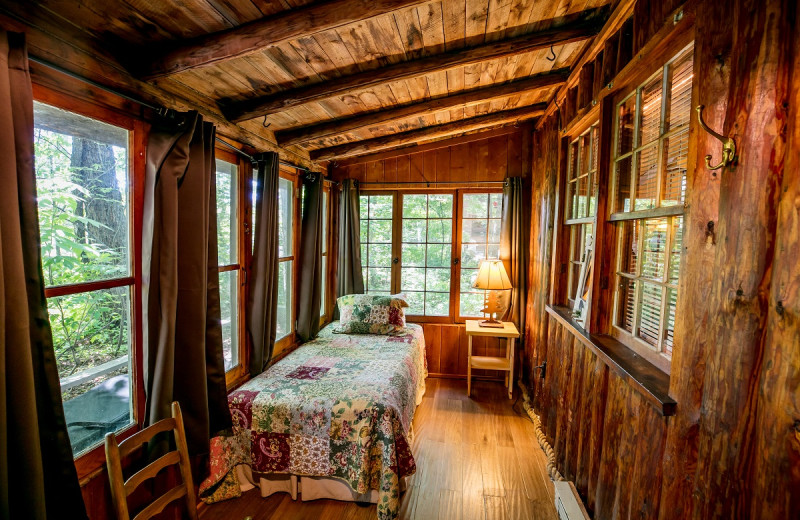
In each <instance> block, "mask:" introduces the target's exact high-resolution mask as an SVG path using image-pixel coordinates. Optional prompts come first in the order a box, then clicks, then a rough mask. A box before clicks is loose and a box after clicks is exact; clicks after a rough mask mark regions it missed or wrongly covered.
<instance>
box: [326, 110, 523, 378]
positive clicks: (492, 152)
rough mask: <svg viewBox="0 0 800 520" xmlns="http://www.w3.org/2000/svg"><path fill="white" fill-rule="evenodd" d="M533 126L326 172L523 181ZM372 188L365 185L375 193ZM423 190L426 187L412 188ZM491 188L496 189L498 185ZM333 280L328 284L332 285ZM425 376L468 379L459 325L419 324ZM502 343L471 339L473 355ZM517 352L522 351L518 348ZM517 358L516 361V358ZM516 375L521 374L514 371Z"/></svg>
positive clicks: (364, 177) (466, 182)
mask: <svg viewBox="0 0 800 520" xmlns="http://www.w3.org/2000/svg"><path fill="white" fill-rule="evenodd" d="M532 133H533V132H532V127H530V126H528V125H521V126H520V127H519V128H502V129H499V130H494V131H490V132H485V133H482V134H475V135H471V136H466V137H461V138H456V139H450V140H445V141H437V142H435V143H432V144H428V145H423V146H419V147H415V148H412V149H411V151H408V150H400V151H395V152H389V153H383V154H376V155H373V156H367V157H364V158H358V159H355V160H349V161H346V162H342V163H340V164H338V165H335V166H333V167H332V168H331V169H330V172H331V177H332V178H333V179H334V180H341V179H347V178H349V179H357V180H358V181H360V182H379V183H387V185H386V186H384V188H391V189H395V188H396V187H397V186H392V185H391V183H393V182H442V181H446V182H456V183H463V185H461V186H457V185H447V186H445V187H447V188H448V189H450V188H453V189H454V188H457V187H474V186H479V185H480V182H481V181H502V180H503V179H505V178H506V177H527V176H528V174H529V172H530V170H531V164H530V161H531V136H532ZM375 187H376V186H373V185H370V186H365V187H364V188H363V189H373V188H375ZM414 187H415V188H417V189H420V188H422V189H424V188H425V185H424V184H422V185H415V186H414ZM492 187H494V188H496V187H497V185H493V186H492ZM335 285H336V284H335V282H334V283H333V284H332V286H333V287H335ZM422 327H423V329H424V332H425V346H426V354H427V358H428V372H429V374H430V375H431V376H433V377H458V378H463V377H466V375H467V335H466V332H465V327H464V324H463V323H455V322H450V323H445V324H441V323H423V324H422ZM505 348H506V346H505V340H502V341H501V340H498V339H494V338H473V353H474V354H475V355H479V356H502V355H504V354H505ZM517 352H518V353H519V352H520V349H519V348H517ZM518 359H519V357H518ZM518 373H519V371H518ZM503 374H504V373H502V372H497V371H494V370H475V371H473V375H474V376H476V377H487V378H491V379H502V377H503Z"/></svg>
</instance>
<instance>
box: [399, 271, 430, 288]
mask: <svg viewBox="0 0 800 520" xmlns="http://www.w3.org/2000/svg"><path fill="white" fill-rule="evenodd" d="M400 279H401V280H402V281H401V283H400V290H401V291H403V292H405V291H424V290H425V269H424V268H423V267H403V269H402V270H401V272H400Z"/></svg>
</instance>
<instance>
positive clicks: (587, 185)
mask: <svg viewBox="0 0 800 520" xmlns="http://www.w3.org/2000/svg"><path fill="white" fill-rule="evenodd" d="M598 153H599V127H598V124H597V123H595V124H593V125H592V126H591V127H589V129H588V130H586V132H584V133H583V134H581V135H580V136H578V138H577V139H575V140H574V141H572V142H571V143H570V145H569V156H568V162H567V197H566V200H567V207H566V209H565V213H566V221H565V224H567V227H568V228H569V233H570V241H569V244H570V245H569V271H568V272H567V285H568V287H569V292H568V299H569V301H568V303H569V305H570V306H572V305H573V303H574V301H575V299H576V298H578V297H579V295H578V294H577V291H578V279H579V278H580V272H581V264H582V262H583V261H584V256H585V254H586V246H587V245H588V244H591V243H592V241H593V240H594V235H593V224H594V218H595V214H596V213H597V161H598Z"/></svg>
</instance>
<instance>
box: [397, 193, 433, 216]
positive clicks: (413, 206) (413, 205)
mask: <svg viewBox="0 0 800 520" xmlns="http://www.w3.org/2000/svg"><path fill="white" fill-rule="evenodd" d="M427 216H428V196H427V195H403V218H404V219H406V218H425V217H427Z"/></svg>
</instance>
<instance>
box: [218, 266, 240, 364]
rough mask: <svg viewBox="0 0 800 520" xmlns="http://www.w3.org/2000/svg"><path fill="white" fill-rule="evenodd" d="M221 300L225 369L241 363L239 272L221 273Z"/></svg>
mask: <svg viewBox="0 0 800 520" xmlns="http://www.w3.org/2000/svg"><path fill="white" fill-rule="evenodd" d="M219 302H220V310H221V317H222V353H223V357H224V358H225V371H226V372H227V371H228V370H230V369H232V368H233V367H235V366H236V365H238V364H239V327H238V323H239V320H238V315H239V312H238V311H239V272H238V271H225V272H223V273H219Z"/></svg>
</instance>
